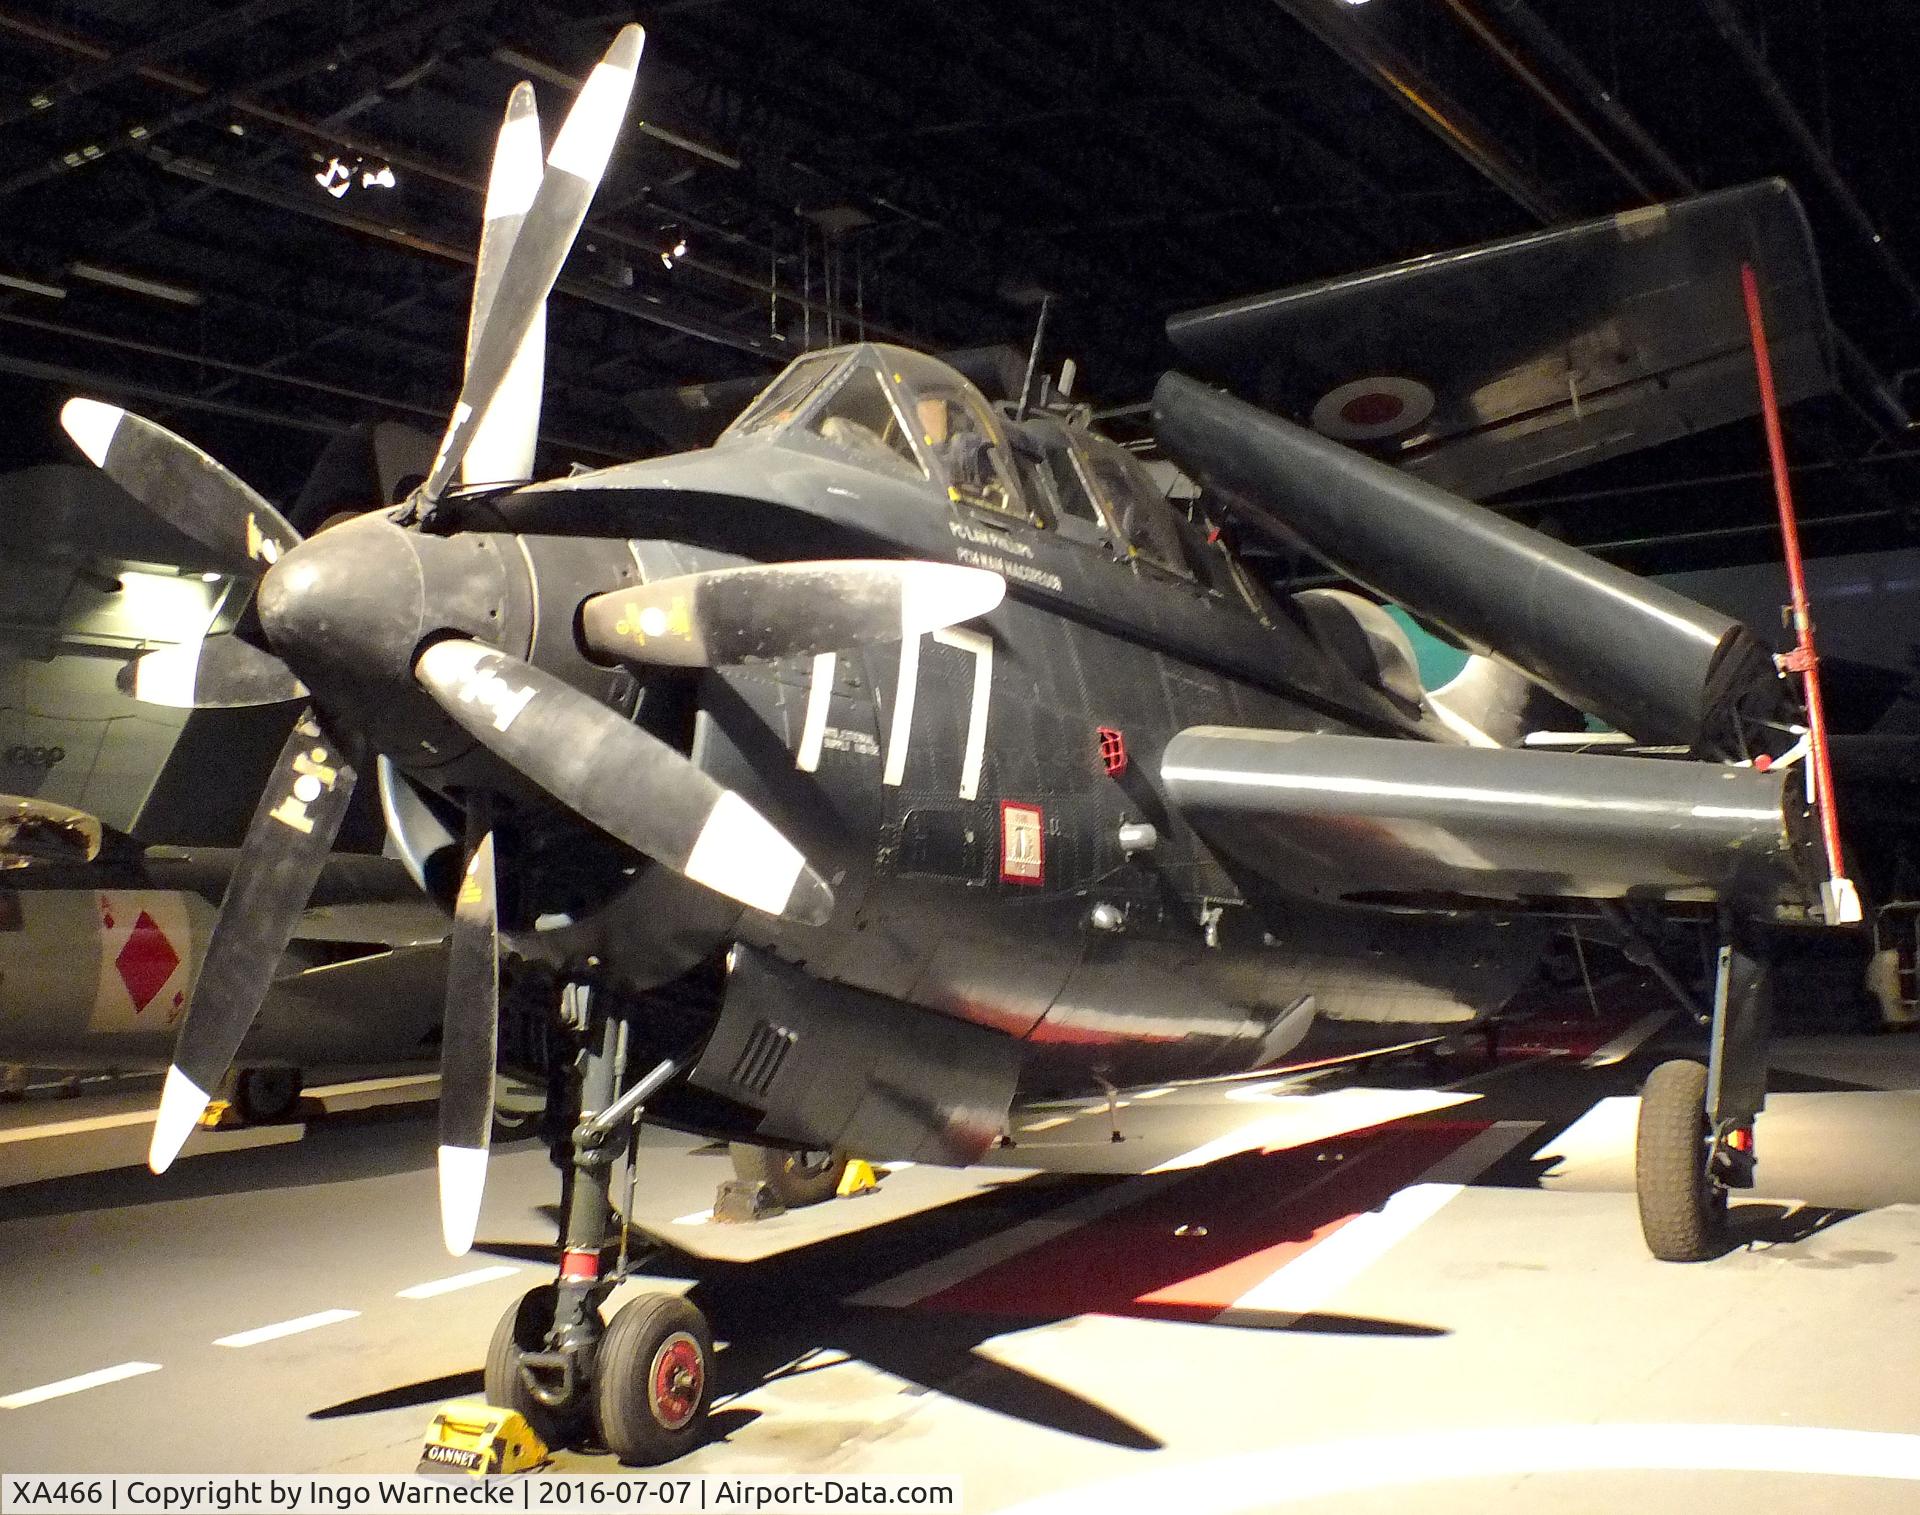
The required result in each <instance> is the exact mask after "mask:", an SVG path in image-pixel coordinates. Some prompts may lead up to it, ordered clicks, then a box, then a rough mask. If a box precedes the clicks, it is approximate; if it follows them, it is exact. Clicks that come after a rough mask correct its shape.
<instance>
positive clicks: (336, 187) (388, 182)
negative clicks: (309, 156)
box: [313, 158, 400, 200]
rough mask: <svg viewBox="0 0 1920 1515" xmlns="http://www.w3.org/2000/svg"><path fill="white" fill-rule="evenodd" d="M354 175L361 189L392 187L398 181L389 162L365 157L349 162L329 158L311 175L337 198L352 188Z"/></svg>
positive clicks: (316, 182) (314, 180)
mask: <svg viewBox="0 0 1920 1515" xmlns="http://www.w3.org/2000/svg"><path fill="white" fill-rule="evenodd" d="M356 175H357V176H358V177H359V180H360V187H361V188H362V189H392V188H393V187H394V186H395V185H396V184H398V183H399V182H400V181H399V180H398V179H396V178H395V177H394V174H393V165H392V164H391V163H378V162H369V161H368V160H367V159H365V158H355V159H354V160H353V161H352V162H351V163H349V162H347V161H346V160H345V159H342V158H329V159H327V166H326V167H325V168H323V169H321V170H320V172H319V173H317V174H315V175H314V176H313V182H314V183H315V184H318V185H319V186H320V187H321V188H322V189H324V190H325V191H326V192H327V193H328V194H330V195H332V196H333V198H334V199H336V200H338V199H339V198H340V197H341V196H342V195H344V194H346V192H347V191H348V190H350V189H352V188H353V181H354V178H355V176H356Z"/></svg>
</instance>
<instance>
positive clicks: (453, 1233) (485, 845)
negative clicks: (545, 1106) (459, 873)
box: [440, 809, 500, 1257]
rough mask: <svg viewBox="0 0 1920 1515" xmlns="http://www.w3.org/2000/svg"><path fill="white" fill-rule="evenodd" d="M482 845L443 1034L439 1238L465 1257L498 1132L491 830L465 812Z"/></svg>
mask: <svg viewBox="0 0 1920 1515" xmlns="http://www.w3.org/2000/svg"><path fill="white" fill-rule="evenodd" d="M468 814H469V817H470V820H469V829H470V830H471V831H473V832H474V833H475V834H476V836H477V840H476V841H475V842H474V843H473V844H472V845H471V846H470V848H469V849H468V857H467V871H466V875H465V877H463V878H462V879H461V881H460V893H459V894H458V895H457V896H456V897H455V900H454V907H453V939H452V943H451V947H450V950H449V952H448V957H447V1008H446V1015H445V1018H444V1019H443V1020H442V1022H441V1030H440V1234H441V1237H442V1239H443V1240H444V1241H445V1242H446V1245H447V1251H448V1252H450V1253H451V1254H452V1255H453V1256H455V1257H465V1256H466V1255H467V1252H468V1250H469V1249H470V1248H471V1247H472V1246H473V1233H474V1228H475V1227H476V1226H477V1225H479V1223H480V1201H481V1198H482V1197H483V1196H484V1194H485V1192H486V1186H487V1145H488V1142H489V1140H490V1138H491V1136H492V1129H493V1068H494V1060H495V1058H496V1056H497V1053H496V1046H495V1044H496V1041H497V1039H498V1036H499V1030H500V920H499V912H498V907H497V904H496V892H495V879H494V862H493V827H492V824H491V818H490V817H487V816H485V815H483V814H482V813H481V812H480V810H478V809H476V810H471V811H469V812H468Z"/></svg>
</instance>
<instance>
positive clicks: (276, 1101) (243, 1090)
mask: <svg viewBox="0 0 1920 1515" xmlns="http://www.w3.org/2000/svg"><path fill="white" fill-rule="evenodd" d="M305 1085H306V1080H305V1079H304V1078H303V1077H302V1075H301V1073H300V1070H299V1069H298V1068H242V1069H241V1070H240V1071H239V1072H238V1073H236V1074H235V1075H234V1077H233V1107H234V1109H236V1110H238V1111H239V1112H240V1115H241V1118H242V1119H243V1120H245V1121H246V1122H247V1124H248V1125H252V1126H258V1125H265V1124H268V1123H270V1122H272V1121H277V1120H285V1119H286V1118H287V1117H288V1116H289V1115H291V1114H293V1112H294V1111H295V1110H297V1109H299V1108H300V1091H301V1089H302V1088H304V1087H305Z"/></svg>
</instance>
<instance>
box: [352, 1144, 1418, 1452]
mask: <svg viewBox="0 0 1920 1515" xmlns="http://www.w3.org/2000/svg"><path fill="white" fill-rule="evenodd" d="M1256 1160H1257V1159H1256ZM1113 1182H1115V1180H1111V1179H1103V1178H1062V1177H1057V1176H1042V1177H1040V1178H1037V1179H1034V1180H1029V1181H1027V1182H1024V1183H1021V1184H1017V1185H1009V1186H1004V1187H1001V1188H996V1189H994V1190H992V1191H990V1192H988V1193H984V1194H979V1195H974V1196H971V1197H969V1198H966V1199H962V1200H958V1201H955V1202H954V1203H952V1204H948V1205H945V1206H942V1207H940V1208H939V1209H937V1210H933V1211H925V1212H920V1213H917V1214H913V1215H907V1216H902V1217H900V1218H898V1219H895V1220H892V1221H890V1222H888V1223H887V1224H885V1225H884V1226H880V1227H876V1228H873V1229H870V1230H864V1231H858V1232H854V1233H851V1234H846V1235H841V1236H835V1237H830V1238H826V1239H823V1240H821V1241H819V1242H816V1243H814V1244H812V1245H810V1246H806V1247H801V1248H796V1249H794V1250H792V1251H788V1252H782V1253H778V1254H775V1255H773V1256H770V1257H767V1258H763V1259H760V1260H758V1261H756V1262H753V1263H734V1262H725V1261H719V1260H714V1259H709V1258H700V1257H695V1256H692V1255H688V1254H683V1253H679V1252H676V1251H673V1250H671V1249H668V1248H664V1247H660V1248H657V1249H654V1250H653V1251H652V1254H651V1255H650V1256H647V1257H646V1258H645V1261H646V1262H647V1264H648V1270H649V1271H651V1272H655V1273H659V1274H663V1275H671V1276H673V1277H678V1278H691V1279H693V1280H694V1285H693V1289H692V1291H691V1295H690V1297H691V1298H692V1299H693V1300H694V1301H695V1302H696V1303H697V1304H698V1305H699V1306H700V1308H701V1310H702V1311H703V1312H704V1313H705V1314H706V1316H707V1318H708V1319H709V1321H710V1322H711V1323H712V1325H713V1330H714V1335H715V1337H716V1338H718V1339H719V1340H722V1341H725V1342H728V1343H729V1345H728V1347H727V1349H726V1350H725V1351H724V1352H722V1353H721V1354H720V1356H719V1359H718V1362H717V1365H716V1366H717V1379H716V1390H717V1392H716V1401H717V1402H719V1403H720V1404H721V1405H722V1407H723V1410H724V1408H726V1402H728V1401H731V1400H737V1399H738V1398H740V1397H741V1396H743V1395H745V1394H748V1393H751V1392H752V1391H754V1390H755V1389H758V1388H761V1387H763V1386H765V1385H767V1384H771V1383H775V1382H778V1381H781V1380H783V1379H790V1378H793V1377H796V1376H798V1375H801V1374H804V1373H808V1372H815V1371H819V1370H820V1369H821V1368H823V1367H826V1366H830V1365H831V1364H833V1363H834V1362H837V1361H838V1360H839V1359H840V1357H842V1356H844V1357H847V1358H851V1359H855V1360H858V1361H860V1362H864V1363H866V1364H867V1365H869V1366H870V1367H872V1368H874V1369H877V1370H878V1371H880V1372H882V1373H885V1374H888V1375H889V1376H891V1377H894V1378H898V1379H902V1380H905V1381H906V1382H908V1383H912V1384H917V1385H920V1386H922V1387H924V1388H928V1389H933V1390H937V1391H938V1392H939V1393H941V1394H943V1395H945V1396H947V1397H948V1398H951V1399H956V1400H959V1401H961V1402H963V1403H966V1404H970V1405H972V1406H974V1407H975V1408H978V1409H984V1410H990V1411H992V1412H994V1413H996V1414H1001V1415H1005V1416H1008V1417H1010V1418H1013V1419H1016V1420H1021V1421H1025V1422H1027V1423H1029V1424H1033V1425H1037V1426H1042V1427H1045V1428H1047V1429H1050V1430H1054V1431H1059V1432H1062V1433H1064V1434H1067V1435H1072V1436H1077V1437H1081V1438H1084V1439H1087V1440H1091V1441H1099V1442H1103V1443H1106V1444H1108V1445H1111V1446H1117V1447H1124V1448H1129V1449H1132V1450H1139V1451H1152V1450H1157V1449H1159V1448H1160V1447H1161V1446H1162V1443H1161V1441H1160V1440H1159V1438H1157V1437H1156V1436H1154V1435H1153V1434H1152V1433H1151V1432H1150V1431H1148V1430H1147V1429H1145V1428H1143V1427H1141V1426H1139V1425H1137V1424H1135V1423H1134V1422H1133V1421H1131V1420H1128V1419H1126V1418H1125V1417H1123V1416H1121V1415H1118V1414H1116V1413H1115V1412H1113V1411H1112V1410H1110V1409H1108V1408H1106V1407H1105V1406H1103V1405H1101V1404H1099V1403H1098V1402H1096V1401H1095V1400H1093V1399H1091V1398H1088V1397H1087V1396H1085V1395H1083V1394H1081V1393H1079V1392H1076V1391H1075V1390H1073V1389H1070V1388H1067V1387H1065V1386H1063V1385H1060V1384H1056V1383H1053V1382H1051V1381H1049V1380H1047V1379H1044V1378H1041V1377H1038V1376H1036V1375H1034V1374H1031V1373H1028V1372H1025V1371H1023V1370H1021V1369H1019V1368H1017V1367H1014V1366H1011V1365H1009V1364H1007V1363H1005V1362H1002V1361H999V1360H997V1359H996V1358H994V1357H992V1356H990V1355H988V1354H987V1353H986V1352H984V1351H983V1350H981V1349H982V1347H983V1346H984V1345H985V1344H986V1343H988V1342H989V1341H991V1340H992V1339H993V1338H995V1337H998V1336H1004V1335H1007V1334H1009V1333H1011V1332H1015V1331H1026V1330H1031V1329H1033V1328H1035V1327H1039V1326H1045V1325H1049V1324H1054V1323H1057V1322H1059V1321H1062V1320H1066V1319H1071V1318H1072V1317H1073V1316H1074V1315H1076V1314H1081V1313H1090V1314H1114V1315H1126V1316H1131V1317H1136V1318H1143V1319H1152V1320H1164V1321H1174V1322H1184V1323H1190V1324H1206V1323H1209V1322H1212V1321H1214V1319H1215V1317H1216V1316H1218V1315H1219V1314H1220V1312H1219V1311H1218V1310H1213V1309H1205V1308H1201V1307H1198V1306H1184V1305H1178V1304H1156V1303H1151V1302H1144V1303H1143V1302H1141V1301H1139V1300H1137V1299H1132V1298H1130V1297H1128V1298H1123V1297H1122V1296H1128V1295H1130V1294H1148V1293H1151V1292H1152V1290H1153V1289H1154V1288H1155V1287H1158V1286H1159V1284H1161V1283H1165V1282H1172V1281H1173V1279H1172V1278H1171V1277H1170V1276H1169V1277H1165V1278H1161V1277H1157V1276H1155V1275H1154V1274H1153V1273H1152V1270H1149V1271H1148V1272H1147V1273H1145V1274H1143V1273H1140V1272H1139V1271H1138V1270H1137V1269H1130V1270H1129V1271H1128V1273H1127V1276H1126V1277H1125V1278H1124V1279H1123V1280H1108V1281H1106V1282H1104V1283H1102V1284H1100V1285H1099V1287H1098V1289H1097V1295H1098V1297H1093V1296H1090V1297H1089V1298H1088V1300H1087V1301H1086V1302H1085V1303H1086V1308H1085V1309H1084V1310H1081V1309H1078V1308H1075V1309H1054V1308H1047V1307H1045V1306H1038V1307H1036V1308H1033V1309H1032V1310H1025V1309H1021V1308H1019V1307H1018V1306H1010V1307H1007V1308H996V1309H994V1310H992V1311H971V1310H965V1309H946V1308H941V1307H939V1306H932V1307H924V1308H914V1309H911V1310H900V1309H892V1308H882V1307H875V1306H866V1305H859V1304H853V1303H850V1302H849V1297H850V1296H854V1295H857V1294H859V1293H860V1291H861V1290H863V1289H866V1288H868V1287H870V1286H872V1285H874V1284H876V1283H880V1282H882V1281H884V1280H886V1279H889V1278H892V1277H895V1276H897V1275H898V1274H900V1273H902V1272H904V1271H906V1270H909V1269H912V1268H914V1267H918V1266H920V1265H922V1264H924V1263H926V1262H930V1261H933V1260H934V1259H936V1258H939V1257H942V1256H945V1255H947V1254H949V1253H950V1252H952V1251H953V1250H954V1249H955V1247H956V1246H961V1245H965V1244H966V1243H967V1242H969V1241H973V1240H977V1239H979V1238H980V1237H982V1236H985V1235H990V1234H993V1233H994V1232H996V1231H998V1230H1001V1229H1005V1228H1007V1227H1009V1226H1012V1225H1017V1224H1019V1223H1020V1222H1021V1221H1022V1220H1024V1219H1026V1218H1028V1217H1029V1216H1031V1215H1034V1214H1039V1213H1043V1212H1045V1211H1047V1210H1050V1209H1052V1208H1054V1207H1055V1206H1058V1205H1059V1204H1060V1203H1062V1202H1063V1200H1070V1199H1071V1198H1072V1197H1073V1196H1075V1195H1078V1194H1082V1193H1087V1192H1092V1191H1094V1190H1097V1189H1100V1188H1104V1187H1107V1186H1109V1185H1110V1184H1112V1183H1113ZM543 1208H545V1209H547V1210H548V1212H549V1214H550V1215H552V1214H553V1213H554V1207H543ZM1316 1224H1317V1221H1315V1220H1314V1219H1313V1218H1311V1217H1310V1216H1309V1215H1307V1214H1305V1213H1304V1212H1303V1213H1300V1214H1298V1215H1295V1216H1293V1217H1290V1218H1288V1219H1287V1220H1285V1221H1284V1222H1281V1223H1279V1224H1278V1227H1277V1229H1274V1228H1270V1229H1269V1231H1267V1232H1263V1233H1262V1236H1263V1241H1267V1240H1272V1239H1279V1237H1280V1233H1281V1232H1282V1231H1284V1232H1285V1233H1286V1234H1287V1235H1288V1236H1290V1237H1292V1238H1293V1239H1296V1240H1300V1239H1305V1238H1306V1237H1307V1236H1309V1235H1311V1233H1312V1231H1313V1228H1314V1226H1315V1225H1316ZM637 1235H638V1233H636V1236H637ZM475 1251H476V1252H481V1253H485V1254H487V1255H489V1256H498V1257H505V1258H510V1259H514V1260H522V1261H530V1262H547V1261H551V1260H552V1258H553V1256H554V1255H555V1248H554V1247H552V1246H550V1245H544V1244H539V1243H524V1242H517V1241H493V1240H482V1241H480V1242H478V1243H476V1245H475ZM1218 1323H1219V1324H1220V1325H1221V1327H1222V1329H1227V1328H1237V1329H1249V1328H1251V1329H1267V1330H1285V1331H1293V1332H1299V1333H1303V1334H1338V1335H1356V1336H1379V1337H1398V1338H1412V1339H1422V1338H1436V1337H1443V1336H1445V1335H1447V1334H1448V1332H1447V1331H1446V1330H1445V1329H1443V1328H1441V1327H1437V1326H1430V1325H1422V1324H1416V1323H1412V1322H1405V1321H1396V1320H1380V1319H1373V1318H1369V1317H1364V1316H1353V1315H1341V1314H1335V1313H1331V1312H1326V1311H1315V1312H1312V1313H1308V1314H1303V1315H1299V1316H1295V1315H1292V1314H1280V1313H1263V1312H1257V1311H1235V1312H1233V1313H1232V1314H1231V1316H1230V1317H1229V1318H1228V1319H1225V1320H1221V1321H1219V1322H1218ZM370 1398H374V1399H377V1398H379V1396H370ZM375 1407H378V1406H375ZM733 1408H735V1409H738V1408H740V1407H739V1406H733ZM716 1421H718V1422H719V1424H717V1425H716V1427H715V1434H716V1436H719V1435H724V1434H725V1433H726V1432H727V1430H729V1429H731V1428H732V1427H731V1426H730V1424H729V1423H728V1422H727V1421H726V1420H724V1419H723V1418H722V1417H721V1416H719V1415H716Z"/></svg>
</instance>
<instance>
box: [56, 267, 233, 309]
mask: <svg viewBox="0 0 1920 1515" xmlns="http://www.w3.org/2000/svg"><path fill="white" fill-rule="evenodd" d="M67 272H68V273H70V274H72V275H73V276H74V278H76V279H90V280H91V281H92V282H93V283H95V284H106V285H109V286H111V287H112V288H114V289H124V290H126V291H128V292H129V293H130V294H136V295H146V296H147V297H148V298H150V299H154V300H168V301H171V302H172V303H173V304H175V305H198V304H199V303H200V302H201V295H200V292H199V291H198V290H197V289H186V288H184V287H182V286H181V285H178V284H168V283H165V282H164V281H162V280H160V279H143V278H141V277H140V276H139V275H138V274H129V273H122V272H121V271H120V270H119V269H117V268H102V267H101V266H100V265H99V264H98V263H69V264H68V265H67Z"/></svg>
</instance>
